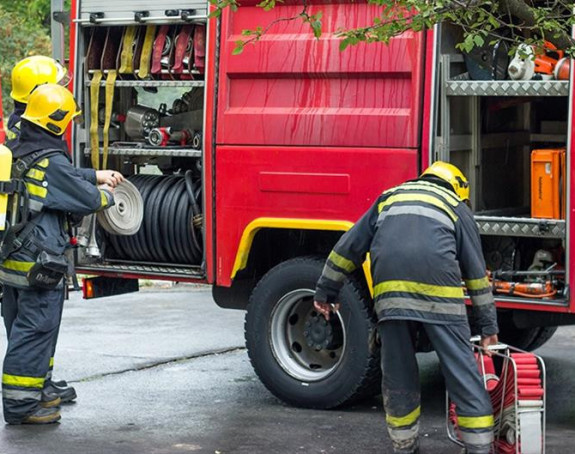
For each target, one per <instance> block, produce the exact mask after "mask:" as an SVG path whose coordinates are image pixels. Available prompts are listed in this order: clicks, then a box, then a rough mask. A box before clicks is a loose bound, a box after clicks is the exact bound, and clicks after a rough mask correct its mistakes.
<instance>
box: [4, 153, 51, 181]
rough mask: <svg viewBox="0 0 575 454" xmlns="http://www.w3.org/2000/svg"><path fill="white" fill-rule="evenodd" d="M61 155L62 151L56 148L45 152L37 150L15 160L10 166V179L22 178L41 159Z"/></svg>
mask: <svg viewBox="0 0 575 454" xmlns="http://www.w3.org/2000/svg"><path fill="white" fill-rule="evenodd" d="M60 153H62V150H58V149H57V148H48V149H45V150H38V151H35V152H33V153H30V154H29V155H26V156H24V157H22V158H18V159H16V161H15V162H14V163H13V164H12V178H22V177H23V176H24V175H26V172H28V170H30V169H31V168H32V167H34V166H35V165H36V164H38V163H39V162H40V161H42V160H43V159H46V158H49V157H51V156H54V155H57V154H60Z"/></svg>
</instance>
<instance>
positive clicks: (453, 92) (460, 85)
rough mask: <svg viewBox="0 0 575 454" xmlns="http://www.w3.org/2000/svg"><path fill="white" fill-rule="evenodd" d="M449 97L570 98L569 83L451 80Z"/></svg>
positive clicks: (559, 81)
mask: <svg viewBox="0 0 575 454" xmlns="http://www.w3.org/2000/svg"><path fill="white" fill-rule="evenodd" d="M445 89H446V93H447V96H568V95H569V81H566V80H565V81H563V80H543V81H532V80H528V81H516V80H498V81H492V80H491V81H490V80H484V81H482V80H450V81H447V82H446V83H445Z"/></svg>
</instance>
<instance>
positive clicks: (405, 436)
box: [387, 422, 419, 442]
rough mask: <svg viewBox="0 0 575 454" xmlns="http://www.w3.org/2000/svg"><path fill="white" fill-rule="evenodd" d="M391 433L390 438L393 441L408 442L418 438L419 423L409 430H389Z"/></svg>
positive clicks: (391, 428) (389, 428) (390, 428)
mask: <svg viewBox="0 0 575 454" xmlns="http://www.w3.org/2000/svg"><path fill="white" fill-rule="evenodd" d="M387 430H388V432H389V436H390V438H391V439H392V440H393V441H396V442H400V441H408V440H413V439H415V438H417V436H418V434H419V422H416V423H415V424H414V425H413V426H411V427H409V428H407V429H406V428H403V427H402V428H401V429H396V428H393V427H389V426H388V428H387Z"/></svg>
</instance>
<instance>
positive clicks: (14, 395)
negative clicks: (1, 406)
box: [2, 388, 42, 400]
mask: <svg viewBox="0 0 575 454" xmlns="http://www.w3.org/2000/svg"><path fill="white" fill-rule="evenodd" d="M2 397H3V398H4V399H14V400H25V399H33V400H40V399H41V398H42V391H40V390H36V391H32V390H30V391H24V390H21V389H9V388H4V389H2Z"/></svg>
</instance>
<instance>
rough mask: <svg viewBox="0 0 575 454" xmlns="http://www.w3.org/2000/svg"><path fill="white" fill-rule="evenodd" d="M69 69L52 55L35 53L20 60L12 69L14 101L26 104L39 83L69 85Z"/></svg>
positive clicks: (12, 95) (11, 94)
mask: <svg viewBox="0 0 575 454" xmlns="http://www.w3.org/2000/svg"><path fill="white" fill-rule="evenodd" d="M67 73H68V71H67V70H66V68H64V67H63V66H62V65H61V64H60V63H58V62H57V61H56V60H54V59H53V58H50V57H44V56H42V55H34V56H32V57H27V58H25V59H23V60H20V61H19V62H18V63H16V66H14V69H12V92H11V93H10V96H11V97H12V99H13V100H14V101H18V102H21V103H24V104H26V103H27V102H28V98H29V97H30V93H32V91H34V89H35V88H36V87H37V86H38V85H43V84H57V83H63V84H64V85H67V82H69V79H67V78H66V75H67Z"/></svg>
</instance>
